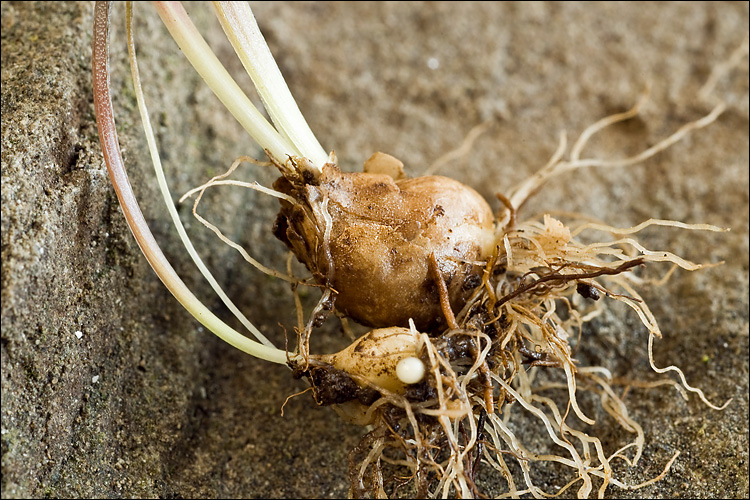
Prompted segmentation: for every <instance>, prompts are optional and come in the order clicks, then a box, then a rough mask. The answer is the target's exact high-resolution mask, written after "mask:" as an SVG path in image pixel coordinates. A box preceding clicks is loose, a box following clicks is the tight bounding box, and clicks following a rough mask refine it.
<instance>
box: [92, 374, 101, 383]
mask: <svg viewBox="0 0 750 500" xmlns="http://www.w3.org/2000/svg"><path fill="white" fill-rule="evenodd" d="M91 381H92V382H93V383H95V384H96V383H97V382H99V375H94V376H93V377H91Z"/></svg>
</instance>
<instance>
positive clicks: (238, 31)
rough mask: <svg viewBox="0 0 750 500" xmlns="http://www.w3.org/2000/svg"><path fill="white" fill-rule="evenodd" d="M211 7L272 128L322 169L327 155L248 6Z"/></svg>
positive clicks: (236, 4)
mask: <svg viewBox="0 0 750 500" xmlns="http://www.w3.org/2000/svg"><path fill="white" fill-rule="evenodd" d="M214 7H215V8H216V14H217V17H218V19H219V22H221V27H222V28H223V29H224V33H226V35H227V38H228V39H229V41H230V42H231V44H232V47H234V50H235V52H236V53H237V55H238V56H239V58H240V60H241V61H242V65H243V66H245V70H246V71H247V74H248V75H250V78H251V79H252V80H253V83H254V84H255V88H256V89H257V90H258V94H260V97H261V99H262V100H263V105H264V106H265V107H266V110H267V111H268V114H269V115H270V116H271V120H273V123H274V125H276V128H277V129H278V130H279V132H280V133H281V134H282V135H283V136H285V137H286V138H288V139H289V140H290V141H291V142H292V144H294V145H295V146H296V148H297V150H298V151H299V152H300V153H302V156H304V157H306V158H308V159H310V160H311V161H312V162H313V164H314V165H315V167H316V168H318V169H321V168H322V166H323V165H324V164H325V163H326V162H327V161H328V155H327V154H326V152H325V150H324V149H323V148H322V147H321V146H320V143H319V142H318V140H317V139H316V138H315V135H314V134H313V133H312V130H310V127H309V126H308V125H307V121H306V120H305V117H304V116H302V112H300V110H299V108H298V107H297V103H296V102H295V101H294V97H292V93H291V92H290V91H289V87H287V84H286V82H285V81H284V77H283V76H282V75H281V71H279V67H278V66H277V65H276V61H275V60H274V58H273V55H272V54H271V51H270V49H269V48H268V45H267V44H266V40H265V39H264V38H263V34H262V33H261V32H260V28H258V23H257V22H256V21H255V16H253V11H252V10H251V9H250V6H249V5H248V4H247V2H214Z"/></svg>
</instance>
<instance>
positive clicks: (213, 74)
mask: <svg viewBox="0 0 750 500" xmlns="http://www.w3.org/2000/svg"><path fill="white" fill-rule="evenodd" d="M155 4H156V10H157V12H158V13H159V16H160V17H161V19H162V22H163V23H164V25H165V26H166V27H167V29H168V30H169V33H170V34H171V35H172V38H174V40H175V42H177V45H179V46H180V49H182V52H183V54H185V57H187V58H188V60H189V61H190V64H192V65H193V67H194V68H195V70H196V71H197V72H198V74H199V75H200V76H201V78H203V80H205V82H206V83H207V84H208V86H209V87H210V88H211V90H212V91H213V92H214V94H216V96H217V97H218V98H219V100H221V102H222V103H223V104H224V106H226V108H227V109H228V110H229V111H230V112H231V113H232V115H234V117H235V118H236V119H237V121H238V122H240V124H241V125H242V126H243V127H244V129H245V130H247V132H248V133H249V134H250V135H251V136H252V137H253V139H255V141H256V142H257V143H258V144H260V145H261V147H263V148H264V149H267V150H268V151H270V152H271V154H272V155H274V156H275V157H276V158H277V159H279V160H280V161H282V162H283V161H284V160H285V159H286V157H287V156H288V155H296V156H301V152H300V151H298V150H297V149H296V147H295V146H294V145H293V144H292V143H291V142H289V141H288V140H287V139H285V138H283V137H282V136H281V135H279V133H278V132H277V131H276V129H274V128H273V126H272V125H271V124H270V123H268V120H266V119H265V117H264V116H263V115H262V114H261V113H260V111H258V109H257V108H256V107H255V105H253V103H252V102H250V99H248V97H247V96H246V95H245V93H244V92H243V91H242V89H241V88H240V87H239V85H237V82H235V81H234V79H233V78H232V77H231V75H230V74H229V73H228V72H227V70H226V69H225V68H224V66H223V65H222V64H221V62H220V61H219V59H218V58H217V57H216V55H215V54H214V53H213V51H212V50H211V48H210V47H209V46H208V44H207V43H206V41H205V40H204V39H203V37H202V36H201V34H200V33H199V32H198V30H197V29H196V27H195V25H194V24H193V22H192V21H191V20H190V18H189V17H188V15H187V13H186V12H185V9H184V8H183V7H182V4H181V3H180V2H155Z"/></svg>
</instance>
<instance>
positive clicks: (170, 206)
mask: <svg viewBox="0 0 750 500" xmlns="http://www.w3.org/2000/svg"><path fill="white" fill-rule="evenodd" d="M132 5H133V4H132V2H128V4H127V33H128V54H129V56H130V68H131V73H132V76H133V86H134V87H135V96H136V100H137V101H138V110H139V111H140V114H141V122H142V123H143V131H144V132H145V134H146V141H147V142H148V148H149V151H150V152H151V161H152V162H153V164H154V171H155V172H156V179H157V181H158V183H159V189H160V190H161V194H162V196H163V197H164V203H165V205H166V206H167V210H168V211H169V215H170V217H171V218H172V223H173V224H174V226H175V228H176V229H177V232H178V233H179V235H180V239H181V240H182V243H183V244H184V245H185V249H187V251H188V253H189V254H190V257H191V258H192V259H193V262H195V265H196V266H197V267H198V269H199V270H200V272H201V274H202V275H203V277H204V278H206V280H207V281H208V282H209V284H210V285H211V288H213V290H214V292H216V295H218V296H219V298H221V301H222V302H224V305H226V306H227V307H228V308H229V310H230V311H232V313H233V314H234V315H235V317H237V319H239V320H240V322H241V323H242V324H243V325H244V326H245V328H247V329H248V330H249V331H250V332H251V333H252V334H253V335H254V336H255V338H257V339H258V340H259V341H260V342H261V343H263V344H264V345H266V346H267V347H271V348H274V347H275V346H274V345H273V344H272V343H271V342H270V341H269V340H268V339H267V338H266V337H265V336H264V335H263V334H262V333H260V331H258V329H257V328H256V327H255V325H253V324H252V323H251V322H250V320H248V319H247V318H246V317H245V315H244V314H242V312H241V311H240V310H239V308H237V306H236V305H234V303H233V302H232V301H231V299H230V298H229V297H228V296H227V294H226V293H224V290H222V288H221V286H220V285H219V283H218V282H217V281H216V279H214V277H213V275H212V274H211V271H209V270H208V268H207V267H206V265H205V264H204V263H203V260H202V259H201V258H200V256H199V255H198V252H197V251H196V250H195V247H194V246H193V243H192V242H191V241H190V238H189V237H188V235H187V232H186V231H185V227H184V226H183V225H182V221H181V220H180V216H179V215H178V214H177V209H176V208H175V205H174V202H173V201H172V196H171V194H170V193H169V187H168V186H167V180H166V178H165V176H164V169H163V168H162V163H161V158H160V157H159V151H158V149H157V147H156V138H155V137H154V132H153V129H152V127H151V120H150V119H149V116H148V109H147V108H146V101H145V98H144V95H143V88H142V86H141V77H140V72H139V71H138V61H137V58H136V54H135V39H134V37H133V9H132Z"/></svg>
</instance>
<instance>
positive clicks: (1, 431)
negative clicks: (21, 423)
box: [0, 429, 8, 434]
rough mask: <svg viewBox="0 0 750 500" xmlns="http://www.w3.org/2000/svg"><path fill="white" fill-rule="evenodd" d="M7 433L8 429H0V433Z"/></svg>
mask: <svg viewBox="0 0 750 500" xmlns="http://www.w3.org/2000/svg"><path fill="white" fill-rule="evenodd" d="M7 433H8V429H0V434H7Z"/></svg>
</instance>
